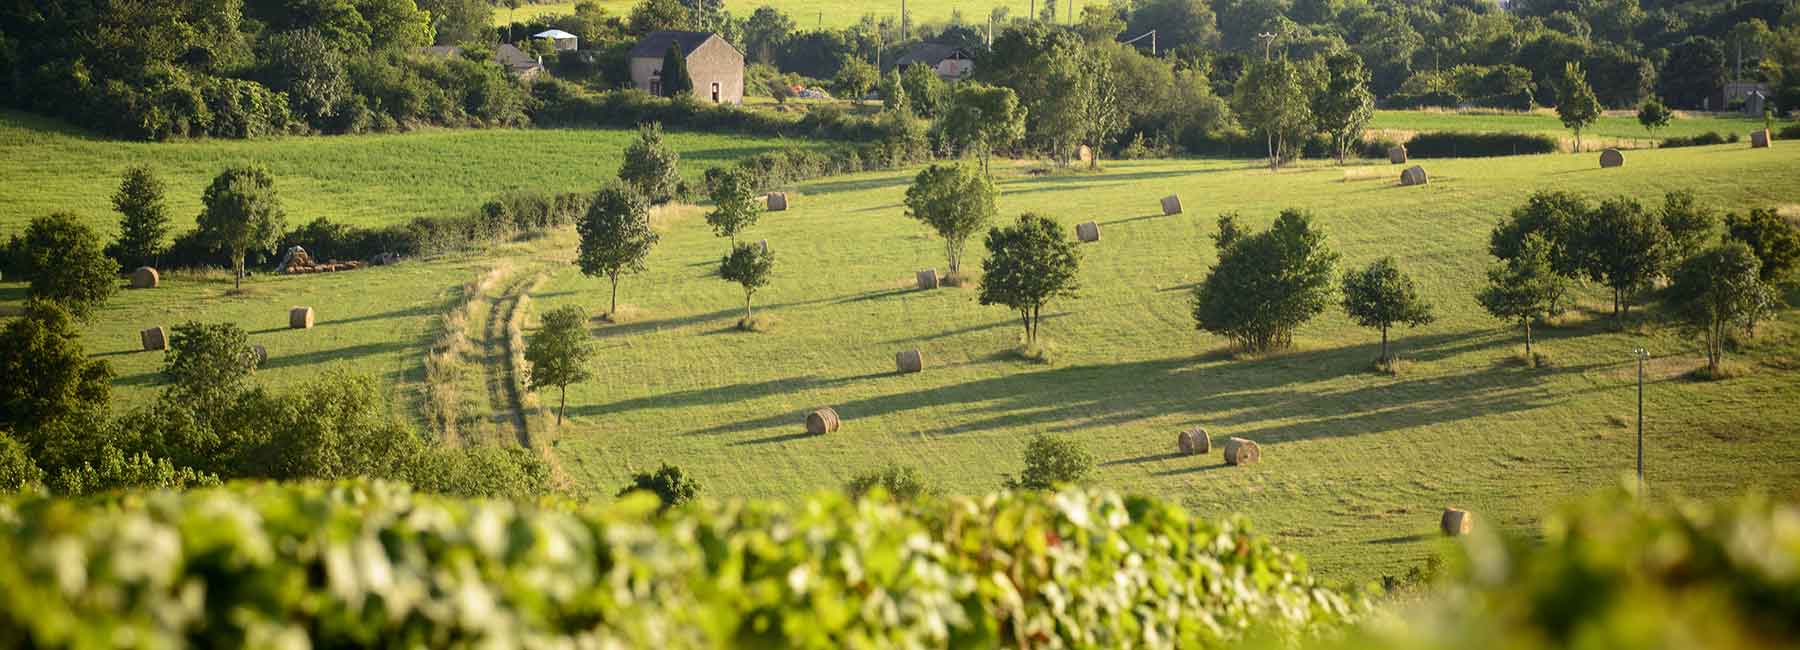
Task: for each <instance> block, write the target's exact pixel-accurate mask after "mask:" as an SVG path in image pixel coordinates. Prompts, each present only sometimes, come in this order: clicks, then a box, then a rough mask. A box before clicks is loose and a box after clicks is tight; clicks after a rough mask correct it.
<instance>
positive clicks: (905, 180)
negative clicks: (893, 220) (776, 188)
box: [800, 174, 913, 195]
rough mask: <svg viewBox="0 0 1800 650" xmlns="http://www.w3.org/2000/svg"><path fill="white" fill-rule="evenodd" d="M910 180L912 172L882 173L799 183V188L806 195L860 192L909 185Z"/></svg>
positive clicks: (911, 180)
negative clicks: (863, 176) (873, 176)
mask: <svg viewBox="0 0 1800 650" xmlns="http://www.w3.org/2000/svg"><path fill="white" fill-rule="evenodd" d="M912 182H913V175H912V174H895V175H882V176H877V177H875V178H861V179H857V180H839V181H817V182H812V183H801V184H800V190H801V191H802V192H804V193H806V194H808V195H813V194H835V193H838V192H861V191H864V190H878V189H884V188H889V187H901V186H904V185H911V184H912Z"/></svg>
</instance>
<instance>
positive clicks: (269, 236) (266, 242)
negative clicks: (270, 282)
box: [196, 165, 286, 288]
mask: <svg viewBox="0 0 1800 650" xmlns="http://www.w3.org/2000/svg"><path fill="white" fill-rule="evenodd" d="M200 204H201V205H202V206H203V207H202V209H201V210H200V217H199V218H198V219H197V220H196V221H197V222H198V223H199V226H200V227H199V230H198V232H197V233H196V236H198V237H199V239H200V241H203V242H206V243H207V244H208V245H210V246H211V247H212V249H213V250H214V251H219V252H223V253H225V254H227V255H229V256H230V257H231V268H232V272H233V276H232V277H233V278H234V284H233V286H235V287H238V288H242V287H243V284H244V256H245V255H247V254H248V253H249V252H250V251H252V250H258V251H269V252H271V253H272V252H274V250H275V245H276V243H278V241H279V238H280V237H281V231H282V229H283V228H284V227H285V224H286V213H285V212H283V211H282V208H281V199H280V198H279V197H277V196H276V195H275V177H274V176H271V175H270V174H269V170H268V169H267V168H265V167H263V166H261V165H237V166H232V167H227V168H225V171H224V172H221V173H220V174H219V175H218V176H217V177H215V178H213V182H212V185H210V186H207V188H206V192H205V193H204V194H202V195H201V197H200Z"/></svg>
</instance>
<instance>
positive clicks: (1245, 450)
mask: <svg viewBox="0 0 1800 650" xmlns="http://www.w3.org/2000/svg"><path fill="white" fill-rule="evenodd" d="M1261 460H1262V449H1261V448H1259V447H1257V446H1256V443H1254V442H1251V441H1249V440H1245V439H1243V438H1231V439H1229V440H1226V441H1225V464H1227V465H1253V464H1255V463H1256V462H1258V461H1261Z"/></svg>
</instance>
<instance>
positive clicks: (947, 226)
mask: <svg viewBox="0 0 1800 650" xmlns="http://www.w3.org/2000/svg"><path fill="white" fill-rule="evenodd" d="M998 193H999V192H998V190H996V189H995V188H994V184H993V182H992V181H989V180H988V179H987V177H985V176H983V175H981V174H978V173H976V172H975V171H974V170H971V169H968V168H966V167H963V166H962V165H932V166H930V167H926V168H925V169H924V170H921V171H920V172H919V174H918V175H917V176H915V177H913V184H912V187H909V188H907V189H906V216H908V217H912V218H913V219H917V220H919V221H920V222H922V223H924V224H925V225H927V226H930V227H931V229H932V230H933V231H934V232H936V233H937V234H938V236H939V237H942V238H943V240H944V255H945V257H946V259H947V260H948V262H949V265H950V267H949V271H948V272H949V274H951V275H955V274H956V273H958V272H959V271H961V270H962V256H963V248H964V247H965V246H966V245H967V244H968V242H969V238H970V237H973V236H975V233H977V232H980V231H981V229H982V228H986V227H987V225H988V223H989V222H992V221H993V220H994V216H995V215H996V214H998V213H999V209H998V208H996V207H995V205H994V197H995V195H997V194H998Z"/></svg>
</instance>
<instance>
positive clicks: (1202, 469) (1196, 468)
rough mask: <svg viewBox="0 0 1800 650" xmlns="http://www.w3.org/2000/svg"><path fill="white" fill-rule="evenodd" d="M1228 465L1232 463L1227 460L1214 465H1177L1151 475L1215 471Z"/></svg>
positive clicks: (1163, 475) (1160, 475)
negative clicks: (1227, 462)
mask: <svg viewBox="0 0 1800 650" xmlns="http://www.w3.org/2000/svg"><path fill="white" fill-rule="evenodd" d="M1228 467H1231V465H1228V464H1226V463H1225V462H1223V461H1220V462H1219V463H1217V464H1213V465H1194V466H1192V467H1177V468H1175V469H1165V470H1162V471H1158V472H1151V473H1150V475H1151V476H1155V477H1159V478H1160V477H1165V476H1181V475H1184V474H1199V473H1201V472H1211V471H1215V470H1221V469H1225V468H1228Z"/></svg>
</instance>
